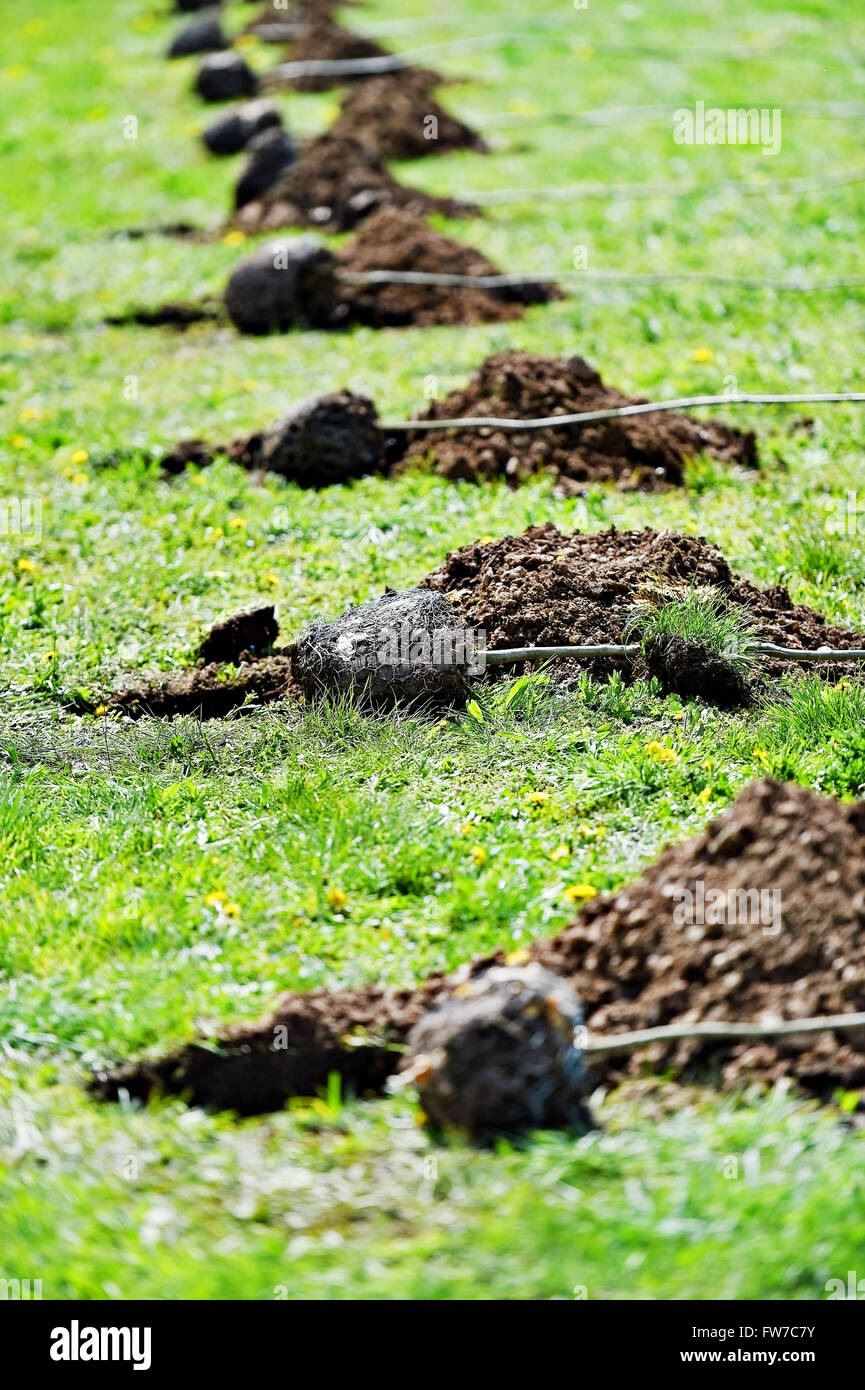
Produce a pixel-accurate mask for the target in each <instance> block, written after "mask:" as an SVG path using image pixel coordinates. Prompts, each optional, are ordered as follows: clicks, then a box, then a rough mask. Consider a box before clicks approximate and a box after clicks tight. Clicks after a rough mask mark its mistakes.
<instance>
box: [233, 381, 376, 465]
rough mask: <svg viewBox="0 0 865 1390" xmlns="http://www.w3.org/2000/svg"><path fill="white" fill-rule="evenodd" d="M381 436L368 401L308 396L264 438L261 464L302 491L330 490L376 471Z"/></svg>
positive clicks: (347, 394) (342, 395)
mask: <svg viewBox="0 0 865 1390" xmlns="http://www.w3.org/2000/svg"><path fill="white" fill-rule="evenodd" d="M383 460H384V436H383V434H382V432H381V429H380V428H379V423H378V412H377V410H376V408H375V406H374V405H373V403H372V401H371V400H369V398H368V397H367V396H355V395H353V394H352V392H351V391H335V392H333V393H332V394H331V395H327V396H310V397H309V398H308V399H307V400H305V401H298V403H297V404H296V405H294V406H292V408H291V409H290V410H289V411H288V412H287V414H285V415H283V417H282V419H281V420H280V421H279V423H278V424H277V425H275V426H274V428H273V429H272V430H269V431H268V432H267V434H266V435H265V436H264V439H263V440H262V444H261V464H262V466H263V467H264V468H266V469H267V470H268V472H270V473H279V474H280V475H281V476H282V477H283V478H288V479H290V480H291V482H293V483H298V484H299V485H300V486H301V487H330V486H332V485H333V484H334V483H347V482H349V481H350V480H351V479H352V478H363V477H364V476H365V475H366V474H368V473H373V472H375V470H376V469H377V468H380V467H381V465H382V462H383Z"/></svg>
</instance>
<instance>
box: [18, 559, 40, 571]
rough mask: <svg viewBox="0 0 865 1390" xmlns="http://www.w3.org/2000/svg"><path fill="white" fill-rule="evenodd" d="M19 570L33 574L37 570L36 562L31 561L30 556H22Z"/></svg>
mask: <svg viewBox="0 0 865 1390" xmlns="http://www.w3.org/2000/svg"><path fill="white" fill-rule="evenodd" d="M18 568H19V570H21V571H22V572H23V573H24V574H32V573H33V571H34V570H35V569H36V561H35V560H31V559H30V556H29V555H22V556H21V559H20V560H19V561H18Z"/></svg>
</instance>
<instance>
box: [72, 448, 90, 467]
mask: <svg viewBox="0 0 865 1390" xmlns="http://www.w3.org/2000/svg"><path fill="white" fill-rule="evenodd" d="M89 457H90V455H89V454H88V452H87V450H86V449H76V450H75V453H74V454H73V455H72V457H71V459H70V460H69V462H70V463H71V464H72V465H73V466H74V467H78V465H79V464H82V463H86V462H87V460H88V459H89Z"/></svg>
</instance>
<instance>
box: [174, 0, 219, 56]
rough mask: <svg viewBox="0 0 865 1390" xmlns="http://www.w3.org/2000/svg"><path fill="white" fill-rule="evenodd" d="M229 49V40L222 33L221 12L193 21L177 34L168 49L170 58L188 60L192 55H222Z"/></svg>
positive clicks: (211, 13) (213, 12)
mask: <svg viewBox="0 0 865 1390" xmlns="http://www.w3.org/2000/svg"><path fill="white" fill-rule="evenodd" d="M226 48H228V40H227V38H226V37H225V34H224V33H223V32H222V25H221V24H220V22H219V11H218V10H212V11H209V12H208V13H207V14H206V15H202V16H201V17H200V18H199V19H193V20H191V21H190V23H189V24H187V25H186V27H185V28H184V29H181V31H180V33H179V34H176V35H175V36H174V38H173V39H172V41H171V44H170V45H169V48H168V57H169V58H187V57H189V55H190V54H192V53H220V52H222V50H223V49H226Z"/></svg>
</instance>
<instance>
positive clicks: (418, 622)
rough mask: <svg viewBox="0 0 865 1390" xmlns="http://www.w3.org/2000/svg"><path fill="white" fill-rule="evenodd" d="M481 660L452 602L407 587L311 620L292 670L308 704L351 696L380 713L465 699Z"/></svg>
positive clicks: (295, 656)
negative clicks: (329, 619)
mask: <svg viewBox="0 0 865 1390" xmlns="http://www.w3.org/2000/svg"><path fill="white" fill-rule="evenodd" d="M475 656H476V652H475V648H474V646H473V633H472V632H471V630H470V629H469V628H467V626H466V624H465V622H464V621H463V619H462V618H461V617H460V615H459V614H458V613H457V611H456V609H454V608H452V607H451V605H450V603H449V602H448V601H447V599H446V598H445V597H444V596H443V595H442V594H437V593H435V592H434V591H432V590H430V589H409V590H408V591H407V592H406V593H399V594H398V593H388V594H385V595H384V597H383V598H379V599H373V600H371V601H370V602H369V603H362V604H360V605H359V606H358V607H357V608H349V609H348V610H347V611H346V612H345V613H343V615H342V617H341V618H338V619H337V621H336V622H335V623H326V622H318V623H313V625H312V627H310V628H309V629H308V630H307V631H306V632H305V633H304V634H303V636H302V637H301V638H300V639H299V641H298V642H297V643H296V644H295V647H294V649H293V653H292V666H293V670H294V676H295V679H296V680H297V682H298V684H299V685H300V686H301V688H302V690H303V693H304V695H305V696H306V698H307V699H308V700H315V699H317V698H320V697H321V696H322V695H331V696H340V695H348V696H350V697H351V698H353V699H355V700H357V701H358V703H359V704H361V705H362V706H364V707H366V708H370V709H374V710H380V709H392V708H393V707H394V705H397V704H398V705H400V706H402V707H405V708H409V709H410V708H418V707H428V706H431V705H439V706H440V705H444V704H452V703H454V702H457V701H460V702H461V701H463V700H465V697H466V694H467V693H468V690H469V677H470V676H471V675H473V674H475V673H476V667H475V665H474V661H475Z"/></svg>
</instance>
